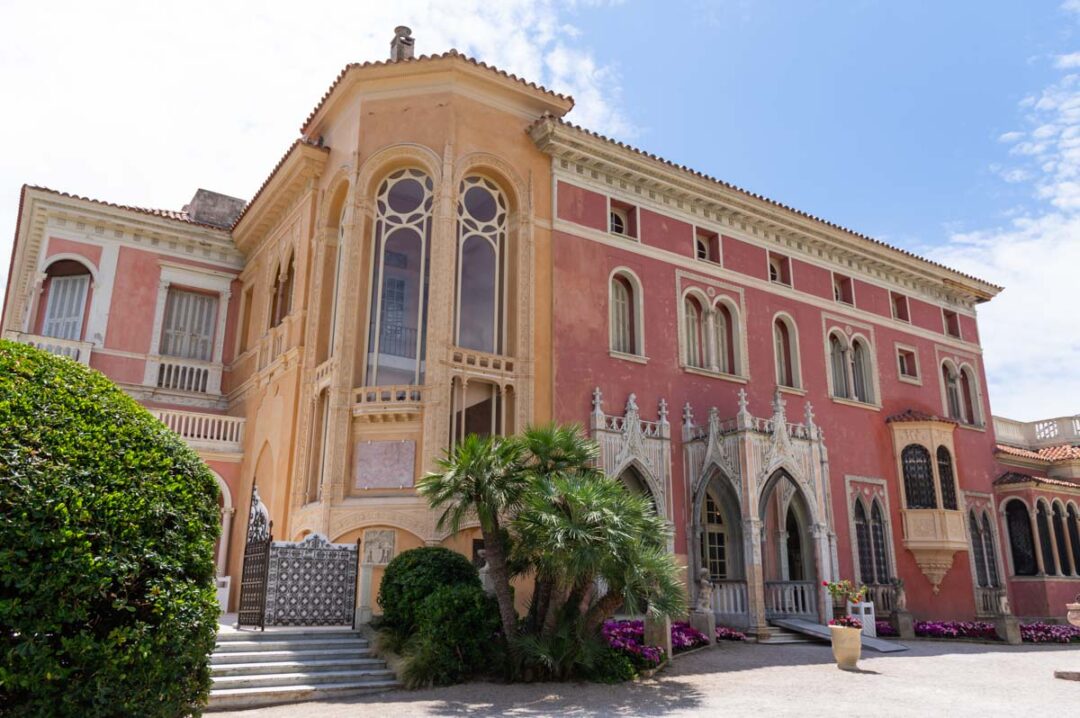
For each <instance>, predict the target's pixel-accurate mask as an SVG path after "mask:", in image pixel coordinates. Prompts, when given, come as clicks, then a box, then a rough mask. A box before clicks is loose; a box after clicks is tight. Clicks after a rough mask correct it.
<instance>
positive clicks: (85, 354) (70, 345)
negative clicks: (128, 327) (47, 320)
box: [4, 332, 94, 366]
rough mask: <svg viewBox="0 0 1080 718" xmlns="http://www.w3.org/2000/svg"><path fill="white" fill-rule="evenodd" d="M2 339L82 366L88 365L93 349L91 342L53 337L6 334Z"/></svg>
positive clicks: (17, 333)
mask: <svg viewBox="0 0 1080 718" xmlns="http://www.w3.org/2000/svg"><path fill="white" fill-rule="evenodd" d="M4 338H5V339H10V340H11V341H13V342H19V343H20V344H29V345H30V346H32V347H34V348H36V349H40V350H42V351H46V352H49V353H50V354H55V355H56V356H62V357H67V358H68V359H71V360H72V361H76V362H78V363H80V364H83V365H84V366H89V365H90V352H91V350H92V349H93V347H94V345H93V343H91V342H78V341H74V340H72V339H57V338H55V337H45V336H40V335H38V334H25V333H23V332H6V333H5V334H4Z"/></svg>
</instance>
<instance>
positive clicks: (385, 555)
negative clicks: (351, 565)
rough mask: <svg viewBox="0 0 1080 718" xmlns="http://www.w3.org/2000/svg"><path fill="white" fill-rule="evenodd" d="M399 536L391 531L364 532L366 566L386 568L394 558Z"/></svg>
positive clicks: (369, 530)
mask: <svg viewBox="0 0 1080 718" xmlns="http://www.w3.org/2000/svg"><path fill="white" fill-rule="evenodd" d="M396 536H397V534H396V533H395V532H394V531H393V530H391V529H368V530H367V531H364V542H363V546H364V556H363V562H364V565H366V566H385V565H386V564H388V563H390V559H392V558H394V545H395V544H394V540H395V538H396Z"/></svg>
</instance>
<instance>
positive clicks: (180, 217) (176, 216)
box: [20, 185, 229, 232]
mask: <svg viewBox="0 0 1080 718" xmlns="http://www.w3.org/2000/svg"><path fill="white" fill-rule="evenodd" d="M30 189H32V190H37V191H39V192H48V193H49V194H54V195H56V196H58V197H67V198H68V199H78V200H82V201H83V202H92V203H93V204H99V205H101V206H103V207H112V208H113V209H122V210H126V211H128V212H138V213H139V214H147V215H150V216H153V217H160V218H161V219H171V220H173V221H175V222H183V223H184V224H190V225H194V226H196V227H205V228H206V229H213V230H217V231H218V232H228V231H229V230H228V229H226V228H224V227H217V226H215V225H212V224H206V223H204V222H196V221H195V220H193V219H191V218H190V217H189V216H188V214H187V212H177V211H175V210H171V209H151V208H149V207H133V206H131V205H126V204H116V203H115V202H106V201H105V200H101V199H93V198H92V197H83V196H82V195H77V194H70V193H68V192H61V191H59V190H55V189H50V188H49V187H40V186H38V185H23V191H24V192H25V191H26V190H30ZM20 202H21V200H20Z"/></svg>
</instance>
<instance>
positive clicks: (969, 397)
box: [960, 364, 983, 425]
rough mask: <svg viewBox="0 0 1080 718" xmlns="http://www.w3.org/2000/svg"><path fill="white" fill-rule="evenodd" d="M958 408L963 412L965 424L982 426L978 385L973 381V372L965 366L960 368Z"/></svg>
mask: <svg viewBox="0 0 1080 718" xmlns="http://www.w3.org/2000/svg"><path fill="white" fill-rule="evenodd" d="M960 408H961V410H962V411H963V412H964V421H965V422H967V423H968V424H976V425H982V423H983V419H982V405H981V403H980V402H979V384H978V381H977V380H976V379H975V370H974V369H972V368H971V367H970V366H968V365H966V364H965V365H964V366H962V367H960Z"/></svg>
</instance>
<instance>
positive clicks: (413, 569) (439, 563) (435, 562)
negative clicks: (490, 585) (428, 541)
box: [378, 546, 480, 636]
mask: <svg viewBox="0 0 1080 718" xmlns="http://www.w3.org/2000/svg"><path fill="white" fill-rule="evenodd" d="M459 584H464V585H467V586H475V587H476V588H479V587H480V574H479V573H478V572H477V570H476V567H475V566H473V565H472V563H471V562H469V560H468V559H467V558H465V557H464V556H462V555H461V554H459V553H457V552H455V551H451V550H450V549H446V548H441V547H438V546H429V547H424V548H414V549H412V550H409V551H405V552H403V553H400V554H398V555H397V556H396V557H394V558H393V559H392V560H391V561H390V563H388V564H387V565H386V571H385V573H383V579H382V585H381V586H379V599H378V600H379V605H380V606H381V607H382V610H383V625H384V626H385V627H386V628H388V629H390V630H392V631H394V632H395V633H397V634H398V635H399V636H408V635H409V634H411V633H412V632H413V631H415V630H416V625H417V622H418V616H419V609H420V604H421V603H422V602H423V601H424V599H426V598H427V597H428V596H430V595H431V594H432V593H434V592H435V590H436V589H438V588H441V587H443V586H454V585H459Z"/></svg>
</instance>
